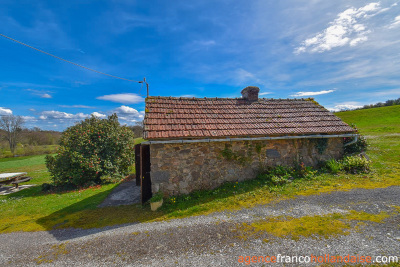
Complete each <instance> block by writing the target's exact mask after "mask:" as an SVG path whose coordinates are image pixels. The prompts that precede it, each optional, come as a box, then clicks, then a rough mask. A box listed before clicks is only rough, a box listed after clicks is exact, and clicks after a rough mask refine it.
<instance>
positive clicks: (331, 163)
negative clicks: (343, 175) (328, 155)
mask: <svg viewBox="0 0 400 267" xmlns="http://www.w3.org/2000/svg"><path fill="white" fill-rule="evenodd" d="M324 167H325V168H326V169H327V170H328V171H329V172H330V173H332V174H337V173H338V172H340V170H341V169H342V164H341V163H340V162H339V161H337V160H335V159H330V160H328V161H326V162H325V165H324Z"/></svg>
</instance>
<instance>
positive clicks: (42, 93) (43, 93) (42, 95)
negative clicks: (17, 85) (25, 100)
mask: <svg viewBox="0 0 400 267" xmlns="http://www.w3.org/2000/svg"><path fill="white" fill-rule="evenodd" d="M26 91H29V92H32V94H33V95H37V96H39V97H40V98H53V97H52V96H51V95H50V94H49V93H50V92H48V91H41V90H36V89H26Z"/></svg>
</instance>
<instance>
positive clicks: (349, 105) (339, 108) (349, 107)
mask: <svg viewBox="0 0 400 267" xmlns="http://www.w3.org/2000/svg"><path fill="white" fill-rule="evenodd" d="M362 107H363V106H362V105H360V103H358V102H345V103H341V104H337V105H335V106H334V107H328V108H327V109H328V110H329V111H332V112H338V111H343V110H352V109H357V108H362Z"/></svg>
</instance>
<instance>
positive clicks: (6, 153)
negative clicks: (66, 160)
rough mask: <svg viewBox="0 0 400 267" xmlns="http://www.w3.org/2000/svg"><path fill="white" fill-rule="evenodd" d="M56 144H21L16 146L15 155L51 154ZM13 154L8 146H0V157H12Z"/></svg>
mask: <svg viewBox="0 0 400 267" xmlns="http://www.w3.org/2000/svg"><path fill="white" fill-rule="evenodd" d="M57 148H58V145H41V146H39V145H37V146H33V145H21V144H19V145H18V146H17V149H16V151H15V155H20V156H33V155H43V154H53V153H55V152H56V150H57ZM13 157H14V154H13V153H11V150H10V149H9V148H0V158H13Z"/></svg>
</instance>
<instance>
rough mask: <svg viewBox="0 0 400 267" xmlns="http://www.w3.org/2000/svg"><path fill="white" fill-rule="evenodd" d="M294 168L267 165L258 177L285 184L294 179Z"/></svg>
mask: <svg viewBox="0 0 400 267" xmlns="http://www.w3.org/2000/svg"><path fill="white" fill-rule="evenodd" d="M293 175H294V169H293V168H291V167H286V166H279V165H278V166H276V167H267V168H266V169H265V170H264V171H263V172H262V173H260V174H259V175H258V176H257V177H258V178H259V179H263V180H267V181H269V182H271V183H272V184H273V185H283V184H286V183H288V182H290V181H291V180H293V179H294V177H293Z"/></svg>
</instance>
